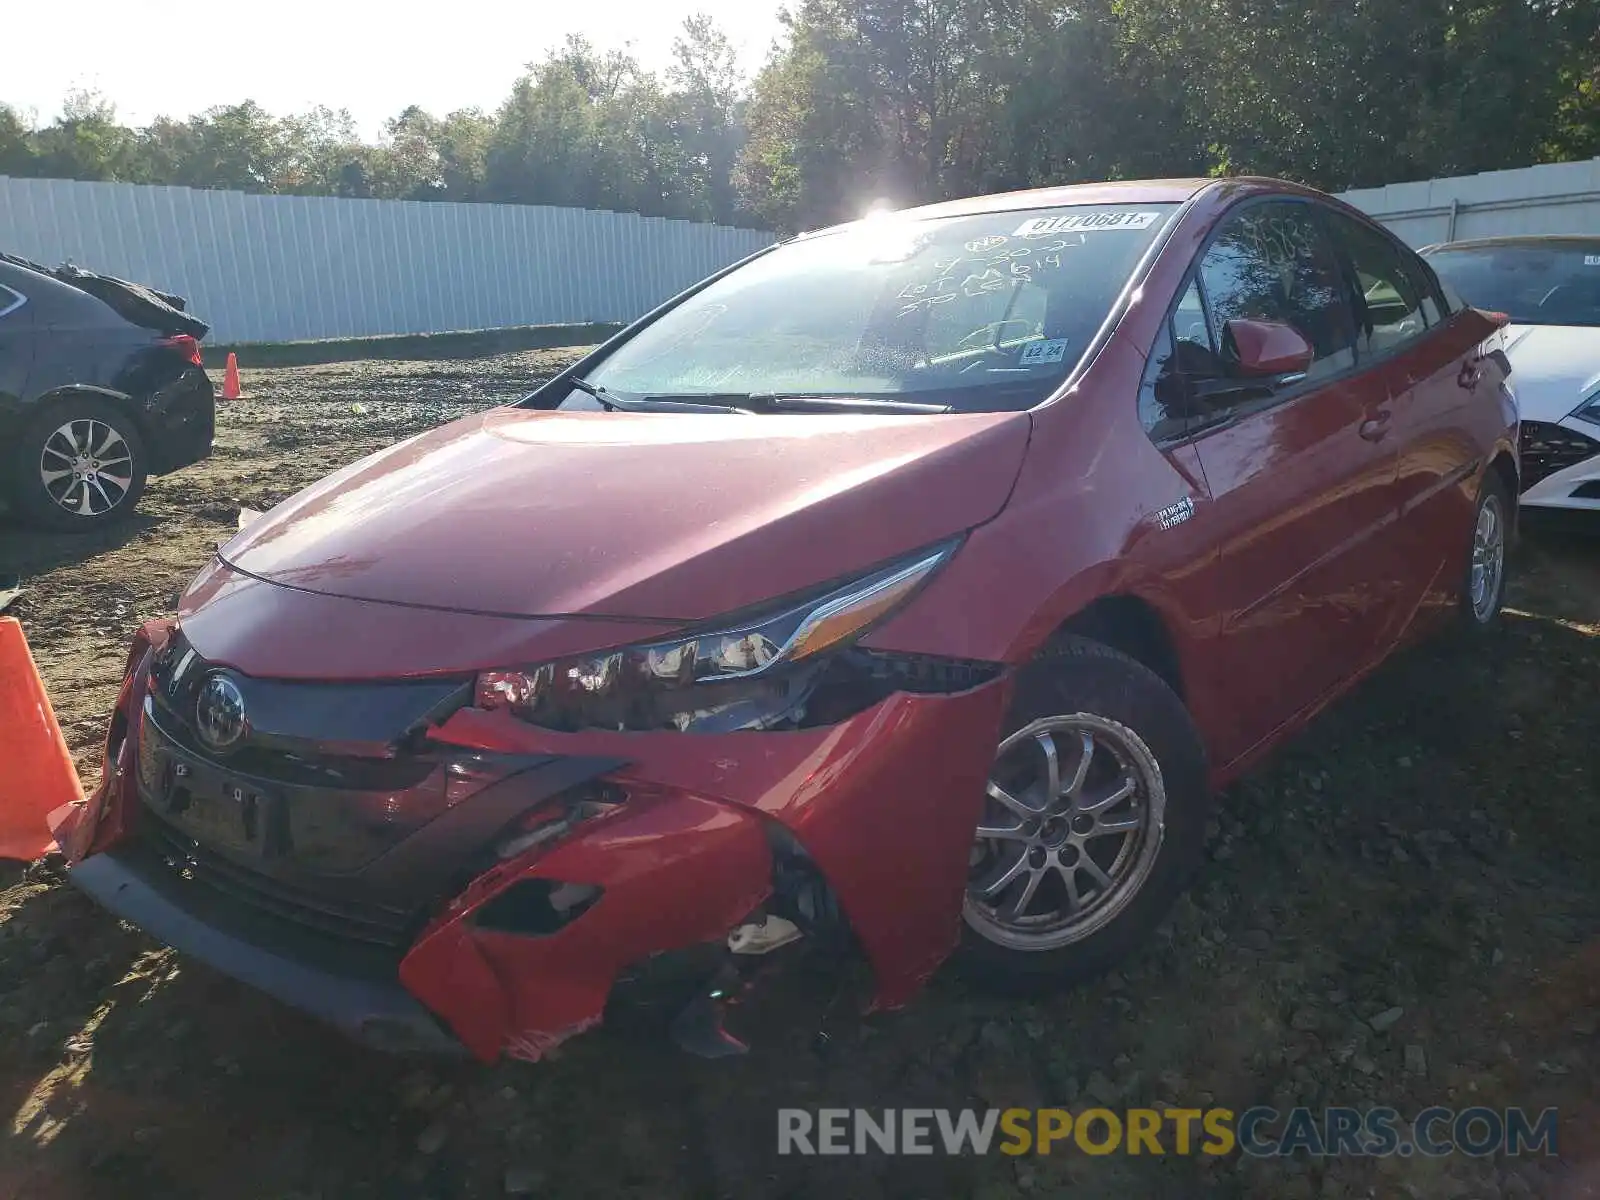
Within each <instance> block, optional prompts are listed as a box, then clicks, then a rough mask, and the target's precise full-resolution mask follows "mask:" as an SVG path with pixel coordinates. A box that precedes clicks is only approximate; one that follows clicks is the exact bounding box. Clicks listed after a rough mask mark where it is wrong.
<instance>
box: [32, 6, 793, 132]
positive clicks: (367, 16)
mask: <svg viewBox="0 0 1600 1200" xmlns="http://www.w3.org/2000/svg"><path fill="white" fill-rule="evenodd" d="M60 2H61V3H63V4H64V5H67V6H70V9H69V11H70V19H69V20H66V21H63V20H62V15H63V12H62V9H61V8H57V7H56V5H54V4H37V3H34V4H29V3H24V2H23V0H13V3H11V4H6V5H5V6H4V7H5V8H6V9H7V10H8V11H7V12H6V15H5V18H4V22H5V29H6V37H5V41H6V43H7V46H8V50H9V51H10V52H9V53H7V54H6V56H5V67H4V69H3V70H0V103H5V104H10V105H12V106H13V107H14V108H17V109H20V110H22V111H23V112H24V114H26V115H31V116H33V117H34V118H35V119H37V120H38V121H39V122H41V123H43V122H47V121H49V120H51V119H52V118H54V117H55V116H56V115H57V114H58V113H59V111H60V108H61V100H62V97H63V96H65V95H66V93H67V92H68V91H70V90H73V89H79V88H86V89H96V90H98V91H100V92H102V93H104V94H105V96H106V97H107V98H108V99H109V100H111V101H112V102H113V103H114V104H116V106H117V115H118V117H119V118H120V119H121V120H122V121H123V122H124V123H126V124H130V125H142V124H145V123H146V122H148V121H149V120H150V119H151V118H152V117H156V116H161V115H165V116H172V117H185V116H188V115H190V114H191V113H194V112H198V111H199V110H200V109H203V108H208V107H210V106H211V105H213V104H231V103H235V102H237V101H240V100H245V99H253V100H255V101H257V102H258V103H259V104H261V105H262V106H263V107H264V108H266V109H268V110H269V111H271V112H274V113H279V114H283V113H290V112H303V111H304V110H306V109H308V108H310V107H312V106H313V105H317V104H324V105H327V106H328V107H329V108H335V109H338V108H348V109H349V110H350V112H351V114H352V115H353V116H354V117H355V118H356V122H357V124H358V125H359V127H360V129H361V132H362V133H363V134H364V135H365V136H368V137H372V136H375V135H376V134H377V133H378V132H379V130H380V129H381V128H382V125H383V122H384V121H385V120H387V119H388V118H389V117H392V116H394V115H396V114H397V113H399V112H400V111H401V110H402V109H404V108H405V107H406V106H407V105H408V104H420V105H422V106H423V107H424V108H426V109H428V110H429V111H431V112H434V113H440V114H442V113H445V112H450V111H453V110H455V109H458V108H470V107H474V106H476V107H480V108H483V109H485V110H491V111H492V110H493V109H494V107H495V106H496V105H498V104H499V103H500V102H501V101H502V100H503V99H505V97H506V95H507V94H508V93H509V92H510V90H511V85H512V83H513V82H514V81H515V80H516V78H517V77H518V76H519V75H520V74H522V72H523V69H524V67H525V65H526V64H527V63H528V62H530V61H533V60H536V59H539V58H542V57H543V56H544V52H545V51H546V50H547V49H549V48H552V47H556V46H559V45H560V44H561V43H562V41H563V40H565V38H566V35H567V34H569V33H578V34H582V35H584V36H586V37H587V38H588V39H589V40H590V41H592V42H593V43H594V44H595V45H596V46H599V47H602V48H611V47H613V46H621V45H622V44H623V43H626V42H631V43H632V50H633V53H634V55H635V56H636V57H637V58H638V59H639V60H640V61H641V62H642V63H643V64H644V65H645V66H647V67H650V68H655V69H659V68H661V67H664V66H666V65H667V64H668V63H669V62H670V61H671V53H672V41H673V38H674V37H675V36H676V35H677V32H678V30H679V28H680V26H681V25H682V23H683V19H684V18H685V17H687V16H689V15H690V14H692V13H695V12H704V13H706V14H708V15H709V16H711V18H712V19H713V20H715V21H716V23H717V24H718V25H719V26H720V27H721V28H722V30H723V32H724V33H726V34H727V35H728V37H729V39H730V40H731V41H732V42H733V44H734V47H735V48H736V49H737V50H738V51H739V52H740V60H741V66H742V67H743V68H744V70H745V71H746V72H753V71H754V70H755V69H756V68H757V67H758V66H760V64H761V63H762V62H763V61H764V60H765V58H766V53H767V48H768V47H769V45H770V44H771V42H772V40H773V38H774V37H776V36H777V33H778V8H779V5H780V3H781V0H522V2H521V3H517V2H515V0H446V2H445V3H441V4H430V5H420V4H416V3H414V2H413V3H409V4H408V3H404V2H401V3H391V4H375V3H372V0H258V2H255V3H241V0H222V2H221V3H217V4H211V5H202V6H196V5H184V4H179V5H173V4H171V3H170V2H167V0H158V2H153V0H60ZM19 50H20V51H24V52H23V53H17V51H19Z"/></svg>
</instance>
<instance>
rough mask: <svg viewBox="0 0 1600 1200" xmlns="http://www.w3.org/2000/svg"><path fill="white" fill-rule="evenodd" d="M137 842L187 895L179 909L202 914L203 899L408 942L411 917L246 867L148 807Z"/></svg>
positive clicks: (322, 930) (357, 936) (339, 932)
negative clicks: (141, 844) (140, 843)
mask: <svg viewBox="0 0 1600 1200" xmlns="http://www.w3.org/2000/svg"><path fill="white" fill-rule="evenodd" d="M139 816H140V820H139V833H140V838H141V841H142V842H143V844H144V846H145V848H146V849H148V850H149V851H150V852H151V853H152V854H153V855H154V856H155V857H156V859H158V860H159V861H160V863H161V864H162V865H163V866H164V867H165V869H166V871H167V872H169V873H170V874H171V876H172V878H173V880H174V881H176V883H178V884H180V885H182V886H183V887H185V888H186V889H189V890H190V892H191V894H190V896H189V898H188V899H189V902H188V903H187V904H186V905H185V907H187V908H189V909H190V911H193V912H199V913H205V912H207V911H208V909H209V907H210V905H209V904H208V901H211V900H214V899H221V900H223V901H224V902H226V903H229V904H231V905H234V906H238V907H242V908H245V909H250V910H253V911H254V912H256V913H259V914H261V915H264V916H266V917H269V918H272V919H273V920H276V921H281V922H287V923H289V924H292V925H294V926H297V927H299V928H301V929H304V930H309V931H311V932H313V933H317V934H321V935H323V936H325V937H329V938H335V939H338V940H339V941H342V942H354V943H359V944H363V945H368V946H377V947H384V948H386V949H390V950H398V949H403V948H404V947H405V946H407V945H409V944H410V942H411V938H412V934H413V932H414V929H415V925H416V918H417V915H418V914H416V913H414V912H410V911H406V910H403V909H399V908H393V907H389V906H386V905H382V904H377V903H373V902H371V901H365V900H352V899H349V898H344V897H334V896H330V895H328V894H327V893H325V892H318V891H313V890H311V889H309V888H305V887H302V886H298V885H296V884H293V883H289V882H286V881H284V880H282V879H278V878H275V877H273V876H270V875H266V874H263V873H262V872H260V871H255V870H252V869H251V868H249V867H247V866H243V865H241V864H239V863H237V862H235V861H233V860H232V859H230V858H227V857H225V856H223V855H222V854H219V853H218V852H216V851H214V850H210V849H208V848H207V847H205V846H202V845H200V844H199V843H197V842H196V841H195V840H194V839H193V838H191V837H189V836H187V835H186V834H184V833H183V832H182V831H181V830H179V829H176V828H174V827H173V826H171V825H169V824H167V823H166V822H165V821H163V820H162V819H161V818H160V817H159V816H158V815H157V814H156V813H155V812H153V811H152V810H151V809H150V807H149V806H148V805H145V806H143V808H142V811H141V812H140V814H139Z"/></svg>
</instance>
